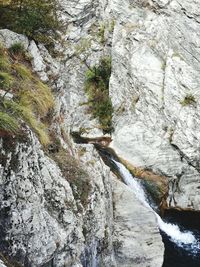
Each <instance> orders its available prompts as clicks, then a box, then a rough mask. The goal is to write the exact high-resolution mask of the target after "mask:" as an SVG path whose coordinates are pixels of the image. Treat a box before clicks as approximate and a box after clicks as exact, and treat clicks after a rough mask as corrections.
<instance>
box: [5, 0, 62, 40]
mask: <svg viewBox="0 0 200 267" xmlns="http://www.w3.org/2000/svg"><path fill="white" fill-rule="evenodd" d="M56 8H57V1H56V0H10V1H0V18H1V20H0V28H7V29H10V30H12V31H15V32H18V33H22V34H25V35H26V36H28V37H30V38H32V39H34V40H36V41H40V42H43V43H45V44H49V43H51V42H52V39H51V37H54V38H55V37H57V30H58V29H60V24H59V22H58V19H57V16H56Z"/></svg>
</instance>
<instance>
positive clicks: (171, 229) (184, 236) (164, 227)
mask: <svg viewBox="0 0 200 267" xmlns="http://www.w3.org/2000/svg"><path fill="white" fill-rule="evenodd" d="M112 161H113V162H114V164H115V165H116V166H117V168H118V170H119V173H120V175H121V177H122V179H123V180H124V183H125V184H127V185H128V186H129V187H130V188H131V189H132V190H133V191H134V193H135V195H136V197H137V198H138V199H139V200H140V201H141V202H142V203H143V204H144V205H145V206H146V207H147V208H148V209H150V210H151V211H152V212H153V213H154V214H155V216H156V219H157V223H158V227H159V228H160V230H161V231H163V232H164V233H165V234H166V235H167V236H168V237H169V238H170V239H171V241H173V242H174V243H176V245H178V246H180V247H184V248H185V246H186V245H188V247H187V248H186V249H191V250H194V251H195V250H197V249H199V244H198V242H197V240H196V238H195V236H194V235H193V233H191V232H189V231H186V232H181V230H180V228H179V226H178V225H175V224H171V223H167V222H164V221H163V220H162V218H161V217H160V216H159V215H158V214H157V213H156V212H155V211H154V210H153V209H152V208H151V206H150V203H148V201H147V198H146V196H145V192H144V189H143V187H142V185H141V184H140V182H139V181H137V180H136V179H135V178H134V177H133V176H132V174H131V173H130V172H129V170H128V169H127V168H126V167H125V166H124V165H123V164H121V163H119V162H117V161H115V160H113V159H112Z"/></svg>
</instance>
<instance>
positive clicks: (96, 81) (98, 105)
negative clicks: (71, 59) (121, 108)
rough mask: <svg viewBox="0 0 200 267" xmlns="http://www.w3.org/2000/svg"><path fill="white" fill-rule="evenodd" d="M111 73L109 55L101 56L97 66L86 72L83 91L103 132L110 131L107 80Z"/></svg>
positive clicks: (110, 114) (111, 111)
mask: <svg viewBox="0 0 200 267" xmlns="http://www.w3.org/2000/svg"><path fill="white" fill-rule="evenodd" d="M110 75H111V59H110V57H106V58H102V59H101V60H100V63H99V65H98V66H94V67H92V68H90V69H89V70H88V71H87V73H86V81H85V91H86V93H87V96H88V105H89V108H90V111H91V113H92V114H93V116H94V118H98V119H99V122H100V124H101V127H102V129H103V131H104V132H105V133H110V132H111V131H112V113H113V107H112V102H111V99H110V97H109V80H110Z"/></svg>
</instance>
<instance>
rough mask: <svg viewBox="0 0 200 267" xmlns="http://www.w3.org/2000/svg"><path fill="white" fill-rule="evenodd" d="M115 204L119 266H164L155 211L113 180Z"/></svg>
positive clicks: (115, 242)
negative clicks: (153, 212) (146, 206)
mask: <svg viewBox="0 0 200 267" xmlns="http://www.w3.org/2000/svg"><path fill="white" fill-rule="evenodd" d="M113 203H114V239H113V241H114V248H115V255H116V262H117V266H122V267H132V266H134V267H139V266H148V267H155V266H162V263H163V250H164V248H163V244H162V240H161V236H160V235H159V230H158V228H157V227H156V218H155V217H154V215H153V214H152V211H150V210H148V209H147V208H145V207H144V206H143V204H141V203H140V202H139V201H138V200H137V199H136V197H135V195H134V192H133V191H132V190H131V189H130V188H129V187H127V186H126V185H124V184H123V183H122V182H120V181H118V180H116V179H113ZM144 233H145V234H144ZM133 251H134V253H133Z"/></svg>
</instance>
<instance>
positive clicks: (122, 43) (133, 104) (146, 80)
mask: <svg viewBox="0 0 200 267" xmlns="http://www.w3.org/2000/svg"><path fill="white" fill-rule="evenodd" d="M119 5H120V3H119V1H113V3H112V6H113V9H114V11H113V13H114V14H115V13H117V14H119V17H118V19H117V23H116V26H115V30H114V36H113V48H112V58H113V71H112V77H111V82H110V95H111V98H112V101H113V105H114V108H115V113H114V124H115V125H114V126H115V132H114V135H113V139H114V141H113V144H112V146H113V147H114V148H115V149H116V151H117V152H118V153H119V154H120V155H121V156H123V157H124V158H125V159H127V160H129V161H130V162H132V163H133V164H135V165H137V166H142V167H147V168H151V169H153V170H154V171H156V172H158V173H161V174H164V175H166V176H168V177H169V180H170V197H169V203H170V204H171V205H172V206H176V205H178V206H181V207H183V208H186V207H194V208H195V209H199V208H200V198H199V183H200V175H199V157H200V149H199V148H200V147H199V141H200V139H199V137H200V136H199V129H198V125H199V120H200V116H199V114H200V110H199V109H200V106H199V100H200V94H199V85H200V79H199V71H200V63H199V43H200V31H199V23H198V22H199V7H200V3H199V2H198V1H186V0H185V1H140V2H138V3H137V4H136V3H135V2H132V3H131V4H130V5H129V4H128V1H127V3H126V4H124V5H123V8H122V9H119ZM188 95H192V96H193V98H194V99H195V101H196V103H191V104H186V105H184V99H185V97H186V96H188Z"/></svg>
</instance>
